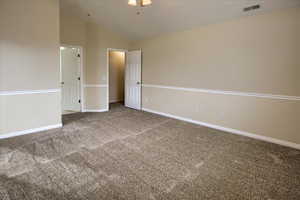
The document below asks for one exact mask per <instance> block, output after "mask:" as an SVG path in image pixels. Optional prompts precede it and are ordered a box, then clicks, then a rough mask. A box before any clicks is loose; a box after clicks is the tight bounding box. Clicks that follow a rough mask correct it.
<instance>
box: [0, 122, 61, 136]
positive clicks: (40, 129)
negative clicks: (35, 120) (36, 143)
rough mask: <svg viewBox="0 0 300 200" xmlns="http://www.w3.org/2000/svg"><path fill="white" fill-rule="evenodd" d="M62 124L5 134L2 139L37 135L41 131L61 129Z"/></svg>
mask: <svg viewBox="0 0 300 200" xmlns="http://www.w3.org/2000/svg"><path fill="white" fill-rule="evenodd" d="M61 127H62V124H61V123H60V124H55V125H50V126H43V127H40V128H33V129H27V130H23V131H16V132H11V133H5V134H1V135H0V139H6V138H11V137H16V136H21V135H27V134H31V133H36V132H41V131H46V130H50V129H54V128H61Z"/></svg>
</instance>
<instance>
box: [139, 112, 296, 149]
mask: <svg viewBox="0 0 300 200" xmlns="http://www.w3.org/2000/svg"><path fill="white" fill-rule="evenodd" d="M142 110H143V111H146V112H150V113H154V114H158V115H162V116H165V117H170V118H174V119H178V120H182V121H186V122H190V123H193V124H198V125H201V126H206V127H209V128H213V129H217V130H221V131H225V132H229V133H233V134H236V135H242V136H246V137H250V138H254V139H257V140H263V141H265V142H271V143H275V144H279V145H282V146H287V147H291V148H294V149H300V144H296V143H293V142H288V141H284V140H279V139H275V138H271V137H266V136H261V135H257V134H254V133H249V132H246V131H241V130H237V129H232V128H227V127H223V126H218V125H214V124H210V123H206V122H201V121H196V120H192V119H189V118H184V117H179V116H176V115H172V114H168V113H163V112H158V111H155V110H151V109H147V108H142Z"/></svg>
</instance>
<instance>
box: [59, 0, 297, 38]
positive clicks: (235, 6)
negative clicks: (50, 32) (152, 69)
mask: <svg viewBox="0 0 300 200" xmlns="http://www.w3.org/2000/svg"><path fill="white" fill-rule="evenodd" d="M152 1H153V4H152V5H151V6H149V7H145V8H140V7H131V6H128V5H127V0H61V1H60V2H61V12H62V14H69V15H77V16H79V17H81V18H83V19H84V20H88V21H93V22H95V23H98V24H99V25H102V26H103V27H105V28H107V29H109V30H111V31H115V32H118V33H120V34H122V35H124V36H125V37H128V38H129V39H132V40H138V39H144V38H148V37H153V36H157V35H160V34H163V33H168V32H173V31H181V30H185V29H191V28H193V27H197V26H201V25H207V24H212V23H219V22H223V21H225V20H229V19H234V18H239V17H243V16H247V15H256V14H258V13H263V12H268V11H272V10H276V9H281V8H289V7H297V6H300V0H152ZM255 4H260V5H261V8H260V9H259V10H255V11H250V12H247V13H245V12H243V8H244V7H247V6H251V5H255ZM137 12H140V14H139V15H137ZM88 14H90V15H91V16H90V17H88Z"/></svg>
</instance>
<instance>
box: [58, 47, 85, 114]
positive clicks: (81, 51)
mask: <svg viewBox="0 0 300 200" xmlns="http://www.w3.org/2000/svg"><path fill="white" fill-rule="evenodd" d="M60 47H67V48H78V49H79V52H80V64H79V72H80V74H79V77H80V81H79V88H80V93H79V94H80V112H83V111H84V102H85V101H84V94H83V93H84V92H83V47H82V46H79V45H69V44H60ZM59 54H60V51H59ZM59 57H60V66H59V71H60V72H59V76H60V77H59V79H60V83H59V84H60V85H61V80H62V71H61V64H62V63H61V54H60V56H59ZM61 93H62V90H61ZM61 96H62V94H61Z"/></svg>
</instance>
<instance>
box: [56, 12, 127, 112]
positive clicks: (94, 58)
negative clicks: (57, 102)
mask: <svg viewBox="0 0 300 200" xmlns="http://www.w3.org/2000/svg"><path fill="white" fill-rule="evenodd" d="M60 21H61V25H60V36H61V43H62V44H67V45H80V46H82V47H83V73H84V74H83V83H84V101H83V103H84V105H83V107H84V110H85V111H105V110H106V109H107V100H108V96H107V95H108V80H107V75H108V73H107V72H108V71H107V68H108V63H107V61H108V55H107V49H108V48H116V49H128V48H129V47H130V43H131V41H130V40H128V39H126V38H123V37H122V36H120V35H118V34H115V33H112V32H110V31H108V30H106V28H104V27H101V26H100V25H98V24H96V23H92V22H87V21H84V20H82V19H81V18H78V17H76V16H74V15H69V14H67V13H64V12H61V19H60Z"/></svg>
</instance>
